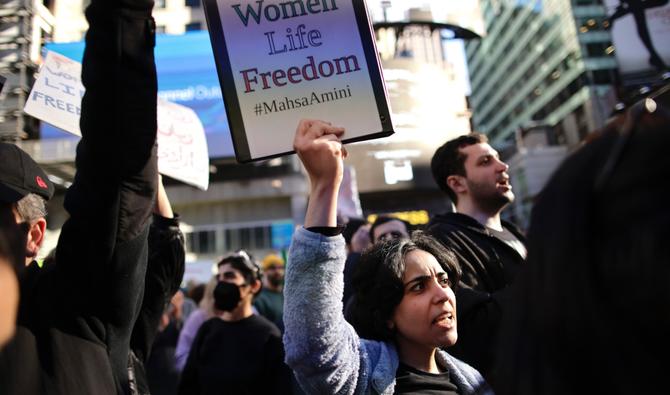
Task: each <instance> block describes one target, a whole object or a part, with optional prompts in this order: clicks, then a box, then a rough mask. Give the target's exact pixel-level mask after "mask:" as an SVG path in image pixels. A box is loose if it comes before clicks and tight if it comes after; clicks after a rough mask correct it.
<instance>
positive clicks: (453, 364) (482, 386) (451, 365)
mask: <svg viewBox="0 0 670 395" xmlns="http://www.w3.org/2000/svg"><path fill="white" fill-rule="evenodd" d="M437 359H438V362H440V363H442V364H443V365H445V367H446V368H447V369H448V370H449V372H450V376H451V377H452V379H453V380H454V381H455V384H456V385H457V386H458V387H459V388H460V389H461V390H462V391H464V392H465V393H468V394H470V393H477V394H493V392H492V391H491V389H490V387H489V385H488V384H487V383H486V381H485V380H484V377H483V376H482V375H481V373H479V371H478V370H477V369H475V368H474V367H472V366H470V365H468V364H467V363H465V362H463V361H461V360H460V359H458V358H456V357H454V356H452V355H451V354H449V353H448V352H446V351H445V350H442V349H438V352H437Z"/></svg>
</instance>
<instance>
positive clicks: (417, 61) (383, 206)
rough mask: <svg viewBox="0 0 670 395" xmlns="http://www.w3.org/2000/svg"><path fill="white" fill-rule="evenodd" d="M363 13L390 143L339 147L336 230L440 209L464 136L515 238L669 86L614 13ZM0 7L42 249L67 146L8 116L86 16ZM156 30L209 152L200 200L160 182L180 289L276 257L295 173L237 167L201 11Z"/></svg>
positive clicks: (510, 2) (415, 218) (431, 4)
mask: <svg viewBox="0 0 670 395" xmlns="http://www.w3.org/2000/svg"><path fill="white" fill-rule="evenodd" d="M630 1H632V0H630ZM367 4H368V7H369V10H370V13H371V16H372V20H373V22H374V32H375V35H376V43H377V50H378V52H379V55H380V58H381V62H382V67H383V73H384V78H385V80H386V87H387V90H388V94H389V97H390V101H391V110H392V120H393V122H394V127H395V130H396V133H395V134H394V135H393V136H391V137H389V138H385V139H379V140H373V141H366V142H361V143H356V144H352V145H350V146H349V147H348V150H349V152H350V153H351V155H350V158H349V159H348V160H347V165H348V166H347V170H346V179H345V183H344V187H343V188H344V189H345V191H344V194H343V196H346V198H345V199H346V201H343V202H342V203H343V204H342V207H346V210H345V211H343V212H342V213H341V215H342V216H343V217H346V216H374V215H378V214H382V213H386V214H388V213H393V214H396V215H399V216H401V217H403V218H404V219H407V220H409V221H410V222H411V223H413V224H415V225H420V224H423V223H425V222H427V221H428V219H429V217H430V216H431V215H432V214H435V213H438V212H444V211H449V210H451V204H450V203H449V201H448V200H447V198H446V196H445V195H444V194H443V193H442V192H440V191H439V190H438V189H437V187H436V186H435V184H434V181H433V179H432V176H431V173H430V169H429V162H430V158H431V157H432V154H433V152H434V150H435V148H436V147H437V146H439V145H441V144H442V143H443V142H445V141H446V140H448V139H450V138H453V137H456V136H457V135H461V134H465V133H469V132H470V131H472V130H476V131H480V132H483V133H486V134H487V135H488V136H489V138H490V140H491V142H492V145H493V146H494V147H495V148H497V149H498V150H499V151H500V152H501V153H502V154H503V156H504V158H505V159H506V160H507V161H508V163H509V164H510V167H511V170H510V173H511V176H512V184H513V186H514V191H515V194H516V196H517V200H516V202H515V204H514V206H513V207H512V209H510V210H506V215H507V216H508V217H509V218H510V219H512V220H514V221H516V222H517V223H518V224H519V225H521V226H522V227H524V226H525V225H526V224H527V223H528V220H529V218H530V209H531V207H532V202H533V199H534V197H535V196H536V195H537V193H538V192H539V191H540V190H541V188H542V187H543V185H544V183H545V182H546V180H547V179H548V177H549V176H550V175H551V173H552V172H553V170H554V169H555V168H556V167H557V166H558V165H559V164H560V162H561V161H562V160H563V158H564V157H565V156H566V155H567V154H568V153H569V152H570V151H571V150H572V149H574V147H576V146H577V145H578V144H579V142H580V141H581V140H582V139H583V138H584V137H585V136H586V135H587V134H588V133H589V132H590V131H592V130H594V129H596V128H598V127H600V126H601V125H603V123H604V122H605V121H606V120H607V118H608V117H609V116H610V114H611V113H612V110H613V108H614V106H615V104H616V103H617V102H618V101H620V100H623V98H629V99H630V100H632V99H633V98H634V97H635V95H637V94H639V92H640V89H642V90H643V91H644V90H645V89H647V90H648V89H652V88H653V87H654V86H657V85H659V84H663V83H667V75H668V73H667V67H666V68H664V67H662V66H660V67H659V62H658V60H656V61H654V62H651V61H650V57H651V56H650V52H649V51H648V49H647V48H648V47H649V45H648V42H644V40H641V39H640V38H639V36H638V34H637V32H638V31H639V27H638V26H637V25H636V24H635V20H634V18H633V16H632V15H630V14H626V13H623V12H622V10H621V6H622V5H621V4H622V3H620V2H619V0H469V1H460V2H452V1H442V0H433V1H428V0H425V1H422V0H394V1H389V0H370V1H368V2H367ZM0 5H1V8H0V75H2V76H5V77H7V83H6V86H5V87H4V89H3V90H2V92H1V93H0V120H2V122H0V138H2V139H3V140H10V141H15V142H18V143H19V144H20V145H21V146H22V147H23V148H24V149H26V150H27V151H28V152H30V153H31V155H33V157H35V158H36V159H37V160H38V162H39V163H40V164H42V165H43V166H44V167H45V168H46V169H47V171H48V173H49V174H50V176H51V178H52V180H53V181H54V182H56V183H57V184H58V185H59V187H58V194H57V196H56V198H55V199H54V201H53V203H52V204H51V206H52V207H51V212H50V216H49V230H50V234H51V235H52V237H51V238H50V240H51V243H52V245H55V241H56V237H57V234H58V229H59V228H60V225H61V224H62V222H63V221H64V219H65V215H66V214H65V213H64V212H63V211H62V209H61V207H62V197H63V192H64V190H65V188H66V187H67V186H68V185H69V183H70V182H71V180H72V177H73V175H74V164H73V160H74V153H75V147H76V143H77V138H75V137H74V136H71V135H69V134H67V133H65V132H62V131H60V130H57V129H56V128H54V127H53V126H51V125H48V124H46V123H41V124H40V123H39V122H38V121H37V120H35V119H33V118H31V117H29V116H27V115H25V114H24V113H23V112H22V108H23V105H24V103H25V101H26V100H27V98H28V94H29V92H30V87H31V85H32V82H33V81H34V74H35V72H36V71H37V68H38V66H39V64H40V62H41V50H42V48H43V47H46V48H47V49H49V50H53V51H55V52H59V53H61V54H63V55H65V56H68V57H70V58H72V59H74V60H78V61H80V60H81V54H82V53H83V42H82V40H83V36H84V33H85V31H86V29H87V25H86V20H85V18H84V16H83V10H84V9H85V7H86V6H87V5H88V1H87V0H43V1H42V0H32V1H31V0H0ZM617 12H618V14H617V15H618V16H617V18H615V20H614V22H611V21H610V17H611V16H612V15H614V14H616V13H617ZM619 14H620V15H619ZM646 16H647V21H648V22H649V23H648V28H649V32H650V35H651V38H652V41H653V43H655V50H656V51H657V52H658V54H659V57H660V59H661V63H662V62H665V64H666V65H667V64H668V63H670V46H668V44H667V37H670V5H664V6H661V7H656V8H650V9H648V10H646ZM154 17H155V19H156V23H157V28H158V32H159V36H158V38H157V46H156V60H157V69H158V78H159V96H160V97H161V98H162V99H165V100H168V101H172V102H175V103H178V104H182V105H185V106H188V107H190V108H192V109H193V110H194V111H195V112H196V113H197V114H198V116H199V118H200V120H201V121H202V123H203V126H204V128H205V131H206V136H207V141H208V146H209V157H210V187H209V190H208V191H207V192H203V191H200V190H197V189H195V188H192V187H190V186H187V185H184V184H182V183H179V182H177V181H174V180H170V179H167V180H166V181H167V184H168V186H167V188H168V193H169V194H170V197H171V199H172V202H173V205H174V207H175V210H176V211H177V212H179V213H180V214H181V216H182V219H183V223H184V227H183V229H184V231H185V233H186V236H187V248H188V251H189V254H188V261H189V265H188V276H191V277H199V278H201V279H202V278H205V277H207V276H208V275H209V274H210V272H211V265H212V263H213V261H214V260H215V259H216V258H217V257H219V256H221V255H224V254H226V253H229V252H232V251H234V250H237V249H240V248H243V249H247V250H250V251H251V252H253V253H254V254H256V255H257V256H259V257H262V255H263V254H265V253H267V252H269V251H280V252H281V251H285V250H286V248H287V247H288V243H289V241H290V236H291V234H292V231H293V229H294V227H295V226H297V225H299V223H300V221H301V219H302V218H303V216H304V211H305V208H306V203H307V192H308V189H309V188H308V184H307V180H306V178H305V175H304V172H303V171H302V169H301V166H300V164H299V162H298V161H297V160H296V158H295V156H288V157H283V158H276V159H272V160H269V161H264V162H258V163H252V164H245V165H240V164H237V163H236V162H235V159H234V151H233V146H232V141H231V139H230V131H229V129H228V123H227V119H226V116H225V109H224V104H223V98H222V94H221V88H220V85H219V81H218V78H217V75H216V70H215V66H214V58H213V55H212V49H211V45H210V42H209V37H208V33H207V31H206V29H207V26H206V23H205V18H204V12H203V9H202V6H201V4H200V1H199V0H158V1H156V6H155V10H154ZM659 37H661V38H660V39H659ZM647 41H648V40H647ZM652 63H653V64H652ZM664 81H665V82H664ZM48 250H49V248H48V246H47V247H46V248H45V249H44V252H45V254H46V253H47V252H48Z"/></svg>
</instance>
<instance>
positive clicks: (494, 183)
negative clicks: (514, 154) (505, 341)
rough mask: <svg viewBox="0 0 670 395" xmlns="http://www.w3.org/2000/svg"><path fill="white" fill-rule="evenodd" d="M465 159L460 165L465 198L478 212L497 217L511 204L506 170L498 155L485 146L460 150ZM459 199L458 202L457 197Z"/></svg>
mask: <svg viewBox="0 0 670 395" xmlns="http://www.w3.org/2000/svg"><path fill="white" fill-rule="evenodd" d="M460 151H461V152H462V153H463V154H465V155H467V157H466V159H465V163H464V167H465V174H466V177H465V184H466V187H467V195H466V198H468V197H469V199H471V202H472V203H473V204H474V205H476V206H478V207H479V208H481V209H482V210H485V211H488V212H491V213H497V212H499V211H500V210H502V209H503V208H504V207H505V206H506V205H507V204H509V203H511V202H512V201H514V193H513V192H512V185H511V184H510V183H509V175H508V174H507V169H509V166H508V165H507V164H506V163H505V162H503V161H501V160H500V158H499V156H498V152H497V151H496V150H494V149H493V148H492V147H491V146H490V145H488V144H486V143H480V144H473V145H469V146H467V147H464V148H461V150H460ZM459 199H462V197H461V196H459Z"/></svg>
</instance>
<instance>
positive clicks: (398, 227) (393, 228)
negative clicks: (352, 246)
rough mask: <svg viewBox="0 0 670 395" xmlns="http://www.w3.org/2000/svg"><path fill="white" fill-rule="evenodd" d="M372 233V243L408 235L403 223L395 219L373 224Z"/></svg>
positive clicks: (403, 237)
mask: <svg viewBox="0 0 670 395" xmlns="http://www.w3.org/2000/svg"><path fill="white" fill-rule="evenodd" d="M372 233H373V235H372V236H374V237H373V238H374V240H373V242H374V243H378V242H380V241H386V240H391V239H401V238H402V239H405V238H408V237H409V233H408V232H407V228H406V227H405V224H404V223H403V222H401V221H396V220H393V221H388V222H384V223H383V224H381V225H377V226H375V229H374V231H373V232H372Z"/></svg>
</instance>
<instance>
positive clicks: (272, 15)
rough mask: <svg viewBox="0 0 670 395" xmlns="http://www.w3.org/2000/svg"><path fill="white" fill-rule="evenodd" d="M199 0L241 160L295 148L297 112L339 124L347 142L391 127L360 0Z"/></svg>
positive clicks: (381, 134)
mask: <svg viewBox="0 0 670 395" xmlns="http://www.w3.org/2000/svg"><path fill="white" fill-rule="evenodd" d="M203 5H204V7H205V15H206V17H207V25H208V26H209V32H210V39H211V41H212V47H213V49H214V57H215V60H216V64H217V71H218V74H219V81H220V83H221V88H222V91H223V97H224V102H225V104H226V112H227V114H228V122H229V124H230V129H231V134H232V137H233V144H234V146H235V154H236V157H237V160H238V161H239V162H249V161H253V160H260V159H267V158H271V157H275V156H279V155H285V154H288V153H291V152H293V147H292V143H293V136H294V134H295V128H296V126H297V125H298V121H299V120H300V119H301V118H310V119H323V120H325V121H329V122H332V123H333V124H336V125H338V126H343V127H344V128H345V129H346V134H345V136H344V142H351V141H359V140H367V139H371V138H378V137H384V136H388V135H391V134H392V133H393V127H392V124H391V119H390V113H389V106H388V100H387V97H386V92H385V89H384V82H383V79H382V76H381V67H380V66H379V60H378V58H377V51H376V48H375V43H374V40H373V34H372V29H371V26H370V21H369V18H368V15H367V10H366V7H365V2H363V1H359V0H356V1H354V0H295V1H278V0H256V1H253V0H243V1H241V0H204V1H203Z"/></svg>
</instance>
